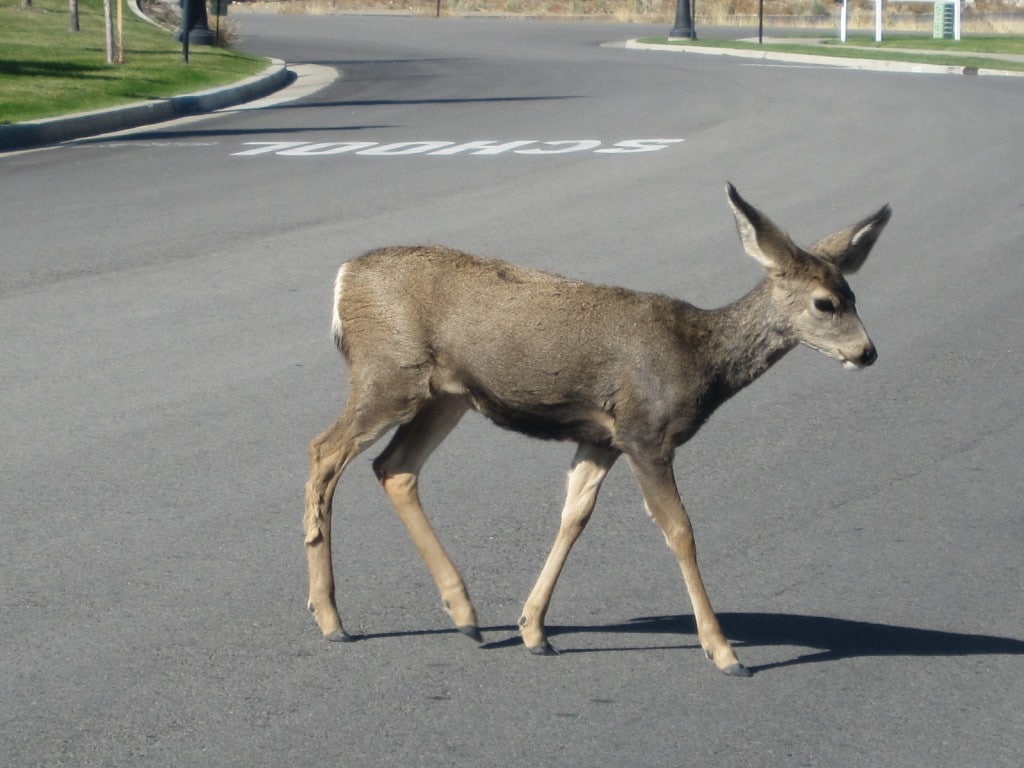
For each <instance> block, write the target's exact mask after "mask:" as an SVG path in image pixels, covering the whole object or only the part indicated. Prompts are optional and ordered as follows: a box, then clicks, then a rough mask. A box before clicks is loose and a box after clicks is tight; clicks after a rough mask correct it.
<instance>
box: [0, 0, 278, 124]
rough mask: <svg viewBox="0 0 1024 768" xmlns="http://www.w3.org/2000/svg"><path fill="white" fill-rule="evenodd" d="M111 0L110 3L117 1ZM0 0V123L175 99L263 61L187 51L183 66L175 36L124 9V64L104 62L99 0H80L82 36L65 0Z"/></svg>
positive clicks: (240, 75) (211, 50)
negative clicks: (26, 3) (24, 3)
mask: <svg viewBox="0 0 1024 768" xmlns="http://www.w3.org/2000/svg"><path fill="white" fill-rule="evenodd" d="M115 2H116V0H115ZM19 6H20V2H19V0H0V125H2V124H8V123H17V122H22V121H24V120H34V119H38V118H43V117H54V116H57V115H62V114H68V113H72V112H84V111H88V110H93V109H102V108H104V107H112V106H117V105H121V104H128V103H131V102H138V101H145V100H147V99H160V98H167V97H169V96H177V95H180V94H183V93H189V92H192V91H201V90H204V89H207V88H213V87H216V86H218V85H226V84H228V83H232V82H236V81H238V80H241V79H243V78H245V77H248V76H250V75H253V74H256V73H257V72H260V71H262V70H263V69H264V68H265V67H266V66H267V61H266V59H260V58H256V57H254V56H248V55H246V54H242V53H238V52H234V51H229V50H227V49H223V48H210V47H202V46H192V47H191V48H190V56H189V60H190V61H189V64H187V65H186V64H184V63H183V62H182V56H181V43H178V42H176V41H175V40H174V35H173V33H171V32H167V31H164V30H161V29H158V28H157V27H154V26H153V25H152V24H147V23H146V22H144V21H142V20H141V19H139V18H137V17H136V16H135V14H133V13H132V12H131V11H130V10H129V9H128V8H125V9H124V12H123V13H124V16H123V18H124V52H125V63H124V64H120V65H108V64H107V63H106V47H105V43H104V35H103V0H79V19H80V27H81V31H80V32H69V31H68V4H67V0H33V8H31V9H29V10H22V9H21V8H20V7H19Z"/></svg>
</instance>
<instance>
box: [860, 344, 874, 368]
mask: <svg viewBox="0 0 1024 768" xmlns="http://www.w3.org/2000/svg"><path fill="white" fill-rule="evenodd" d="M877 359H878V350H877V349H875V345H874V344H869V345H868V346H867V347H866V348H865V349H864V353H863V354H862V355H861V356H860V361H859V362H860V364H861V365H863V366H868V365H871V364H872V363H873V362H875V360H877Z"/></svg>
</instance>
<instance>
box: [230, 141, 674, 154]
mask: <svg viewBox="0 0 1024 768" xmlns="http://www.w3.org/2000/svg"><path fill="white" fill-rule="evenodd" d="M682 141H683V139H624V140H622V141H617V142H615V143H614V144H611V145H610V146H604V144H603V143H602V142H601V141H599V140H598V139H558V140H554V141H537V140H536V139H520V140H513V141H503V142H499V141H491V140H476V141H466V142H462V143H461V144H459V143H456V142H454V141H396V142H392V143H390V144H381V143H379V142H376V141H320V142H310V141H247V142H245V144H244V145H243V146H245V147H249V149H243V150H241V151H240V152H232V153H231V154H232V156H233V157H253V156H255V155H276V156H278V157H328V156H334V155H362V156H364V157H405V156H409V155H428V156H435V157H436V156H442V157H451V156H452V155H460V154H465V155H486V156H494V155H501V154H516V155H533V156H536V155H564V154H567V153H570V152H591V153H594V154H605V155H628V154H638V153H644V152H657V151H659V150H662V149H666V148H668V147H669V146H671V145H673V144H679V143H681V142H682Z"/></svg>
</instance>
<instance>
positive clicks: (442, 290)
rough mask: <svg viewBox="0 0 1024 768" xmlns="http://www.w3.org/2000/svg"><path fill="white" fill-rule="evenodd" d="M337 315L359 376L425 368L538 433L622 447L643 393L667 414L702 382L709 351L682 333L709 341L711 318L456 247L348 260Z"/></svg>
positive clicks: (428, 378)
mask: <svg viewBox="0 0 1024 768" xmlns="http://www.w3.org/2000/svg"><path fill="white" fill-rule="evenodd" d="M336 311H337V312H338V314H339V316H340V318H339V319H340V325H341V329H342V338H343V339H344V341H343V342H342V349H343V352H344V353H345V355H346V357H347V358H348V360H349V363H350V366H351V367H352V369H353V373H354V374H356V373H359V371H360V370H361V369H363V368H365V369H366V370H367V372H368V375H370V376H374V377H376V378H378V380H380V379H382V377H383V379H384V380H382V381H381V382H380V383H381V385H382V386H388V384H387V381H386V377H387V375H388V374H387V371H405V372H409V371H418V372H420V373H421V376H420V379H419V381H420V382H421V385H422V386H425V387H428V388H429V389H430V390H431V391H434V392H437V391H443V392H448V393H451V394H467V395H469V396H470V397H471V398H472V402H473V406H474V407H475V408H477V409H478V410H480V411H481V412H482V413H484V414H485V415H487V416H488V417H490V418H491V419H493V420H494V421H495V422H497V423H498V424H499V425H502V426H505V427H508V428H510V429H514V430H516V431H520V432H524V433H526V434H530V435H533V436H536V437H542V438H553V439H572V440H576V441H586V442H592V443H597V444H605V445H608V444H613V443H616V442H617V438H616V433H617V432H618V431H619V428H620V427H621V426H622V425H621V424H620V423H619V422H621V420H622V419H621V417H622V416H624V414H621V413H618V409H619V405H620V403H622V402H627V401H629V402H631V403H635V402H636V401H637V398H636V394H637V390H642V391H646V390H652V391H654V390H656V391H657V397H656V398H655V401H653V402H651V406H650V407H651V409H653V410H657V408H658V407H659V403H663V405H664V408H665V409H666V411H667V410H668V409H670V408H676V409H677V410H678V407H677V404H678V401H679V400H681V399H682V400H686V399H690V400H694V401H695V400H697V399H699V393H694V392H691V391H689V390H690V389H693V388H694V387H698V388H699V387H702V386H704V385H705V378H706V377H705V375H704V372H703V371H701V370H700V368H701V367H702V365H703V363H702V362H701V360H700V359H699V358H698V357H695V356H694V354H693V352H692V350H694V349H696V348H698V347H699V345H698V344H694V343H692V342H693V341H694V340H693V339H691V340H687V339H685V338H681V336H683V337H685V336H688V335H689V336H701V335H703V334H705V333H706V330H705V329H704V327H703V325H702V318H703V315H704V313H703V312H702V311H700V310H697V309H695V308H693V307H690V306H689V305H687V304H685V303H683V302H679V301H675V300H673V299H669V298H667V297H664V296H658V295H655V294H646V293H639V292H635V291H630V290H627V289H623V288H614V287H608V286H600V285H594V284H590V283H585V282H580V281H576V280H570V279H567V278H564V277H561V276H558V275H554V274H550V273H547V272H542V271H539V270H533V269H528V268H525V267H521V266H518V265H514V264H510V263H507V262H502V261H497V260H492V259H484V258H480V257H477V256H473V255H470V254H467V253H463V252H460V251H455V250H450V249H446V248H441V247H436V246H432V247H422V248H406V247H401V248H398V247H396V248H383V249H379V250H376V251H371V252H370V253H368V254H366V255H364V256H362V257H360V258H358V259H355V260H353V261H350V262H348V263H347V264H346V265H345V266H344V267H343V280H342V288H341V290H340V292H339V301H338V307H336ZM406 378H407V377H406ZM643 402H645V403H646V402H648V400H644V401H643ZM631 407H634V408H635V405H634V406H631ZM637 417H638V415H633V416H631V418H637ZM644 418H653V419H657V418H658V416H657V415H655V414H646V415H644Z"/></svg>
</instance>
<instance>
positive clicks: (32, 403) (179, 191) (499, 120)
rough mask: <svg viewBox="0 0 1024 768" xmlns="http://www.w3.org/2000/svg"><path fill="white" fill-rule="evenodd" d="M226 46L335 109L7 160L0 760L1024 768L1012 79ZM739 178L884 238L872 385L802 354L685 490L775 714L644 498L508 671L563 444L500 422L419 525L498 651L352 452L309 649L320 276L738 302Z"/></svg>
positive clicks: (325, 384) (713, 437) (1022, 157)
mask: <svg viewBox="0 0 1024 768" xmlns="http://www.w3.org/2000/svg"><path fill="white" fill-rule="evenodd" d="M242 25H243V33H244V39H245V43H244V44H245V45H246V47H248V48H249V49H250V50H253V51H257V52H261V53H265V54H268V55H274V56H278V57H281V58H284V59H286V60H288V61H290V62H293V63H309V64H316V65H319V66H321V67H331V68H336V69H337V70H339V71H340V72H341V74H342V76H341V77H340V78H339V79H337V80H335V81H334V82H333V83H332V84H330V85H328V86H327V87H325V88H324V89H322V90H320V91H319V92H317V93H316V94H315V95H313V96H308V97H306V98H304V99H302V100H298V101H292V102H285V103H280V104H278V105H277V106H273V107H268V108H265V109H258V110H244V111H234V112H229V113H226V114H222V115H219V116H216V117H213V118H209V119H205V120H199V121H186V122H182V123H177V124H175V125H173V126H158V127H154V128H150V129H147V130H144V131H138V132H135V133H132V134H129V135H125V136H119V137H106V138H99V139H95V140H91V141H84V142H79V143H74V144H65V145H61V146H59V147H55V148H49V149H46V150H43V151H33V152H28V153H21V154H14V155H7V156H2V157H0V222H2V231H3V243H4V245H3V256H2V262H0V329H2V339H3V341H2V355H0V375H2V379H0V392H2V398H3V400H2V404H3V411H2V412H3V420H2V423H3V429H2V433H0V434H2V436H3V439H2V441H0V484H2V485H0V487H2V497H0V499H2V500H0V522H2V526H3V532H4V535H3V537H2V539H0V604H2V614H0V616H2V618H0V660H2V662H0V663H2V667H0V692H2V695H0V763H3V764H4V765H10V766H25V767H27V766H61V765H67V766H76V768H80V767H81V766H88V765H97V766H133V767H135V766H175V767H176V768H180V766H203V767H204V768H207V767H210V766H237V765H254V766H267V767H271V766H295V765H300V764H301V765H332V766H357V765H358V766H403V768H404V767H407V766H431V765H454V766H584V765H585V766H597V767H603V766H609V767H611V766H616V767H617V766H652V767H653V766H680V765H682V766H743V767H744V768H751V767H753V766H829V767H834V766H929V767H934V766H970V765H984V766H989V767H999V766H1006V767H1009V766H1018V765H1019V764H1020V758H1021V754H1022V753H1024V716H1022V714H1021V706H1020V702H1021V701H1022V700H1024V664H1022V656H1024V600H1022V577H1021V559H1022V541H1024V536H1022V533H1024V524H1022V515H1021V498H1022V493H1024V479H1022V473H1021V471H1020V463H1021V455H1022V453H1024V421H1022V416H1024V388H1022V386H1021V380H1022V375H1024V362H1022V360H1024V355H1022V352H1024V349H1022V342H1021V339H1022V338H1024V314H1022V313H1021V312H1020V311H1019V306H1020V298H1019V296H1020V292H1021V290H1022V286H1024V280H1022V270H1024V267H1022V262H1021V246H1022V243H1024V191H1022V190H1024V184H1022V178H1021V174H1022V171H1021V169H1022V168H1024V147H1022V145H1021V141H1020V137H1021V136H1022V135H1024V99H1021V98H1020V85H1019V83H1018V82H1017V81H1016V80H1001V79H999V78H964V77H942V76H913V75H883V74H876V73H865V72H852V71H841V70H835V69H833V68H828V69H822V68H814V67H796V66H765V65H751V64H749V63H744V62H742V61H739V60H731V59H725V58H719V57H714V58H705V57H698V56H692V55H686V54H658V53H647V52H638V51H625V50H621V49H614V48H611V49H610V48H600V47H598V43H601V42H604V41H610V40H622V39H625V38H627V37H635V36H638V35H641V34H646V33H649V32H651V31H662V32H663V31H664V30H648V29H644V28H640V27H636V26H613V25H594V24H588V23H572V24H563V23H539V22H517V21H502V20H459V19H441V20H434V19H408V18H387V17H378V18H357V17H339V18H300V17H248V16H247V17H244V18H243V19H242ZM317 71H320V72H323V70H317ZM652 139H659V140H662V143H660V144H657V143H650V142H648V143H646V144H645V143H638V142H639V140H652ZM679 140H681V141H679ZM428 142H430V143H428ZM472 142H492V143H491V144H486V145H485V144H473V145H472V146H467V145H469V144H471V143H472ZM513 142H523V143H522V144H518V143H515V144H513ZM526 142H530V143H526ZM655 147H657V148H655ZM637 148H645V149H648V150H651V151H646V152H635V151H618V152H614V151H613V152H608V151H604V150H608V149H619V150H623V149H634V150H635V149H637ZM487 150H490V151H487ZM726 180H731V181H733V182H734V183H735V184H736V185H737V186H738V188H739V189H740V191H741V192H742V193H744V195H745V196H747V197H748V199H750V200H751V201H752V202H754V203H755V204H757V205H759V206H761V207H762V208H763V209H765V210H766V211H767V212H768V213H769V215H771V216H773V217H774V218H775V219H776V220H777V221H778V222H779V223H780V224H781V225H782V226H783V227H784V228H786V229H788V230H789V231H790V233H791V234H792V235H793V236H794V237H795V238H796V239H798V240H800V241H803V242H810V241H813V240H815V239H817V238H818V237H820V236H822V235H824V234H827V233H828V232H831V231H833V230H836V229H839V228H841V227H843V226H845V225H847V224H849V223H852V222H853V221H854V220H856V219H858V218H860V217H861V216H863V215H866V214H867V213H869V212H871V211H873V210H875V209H876V208H877V207H878V206H879V205H881V204H882V203H885V202H889V203H891V204H892V206H893V209H894V216H893V220H892V222H891V224H890V225H889V228H888V229H887V231H886V232H885V233H884V235H883V237H882V239H881V241H880V243H879V245H878V246H877V248H876V250H875V252H874V254H873V255H872V257H871V259H870V260H869V261H868V262H867V265H866V266H865V268H864V269H863V270H862V272H861V273H859V274H858V275H856V276H855V277H854V278H853V279H852V284H853V287H854V289H855V290H856V291H857V294H858V299H859V308H860V313H861V316H862V318H863V319H864V321H865V323H866V325H867V327H868V329H869V331H870V333H871V335H872V338H873V339H874V341H875V343H876V344H877V346H878V348H879V353H880V359H879V362H878V363H877V364H876V365H875V366H874V367H872V368H871V369H869V370H866V371H863V372H860V373H856V374H854V373H849V372H846V371H844V370H842V369H841V368H840V366H838V365H837V364H836V363H835V362H834V361H830V360H827V359H826V358H824V357H822V356H821V355H818V354H817V353H814V352H812V351H811V350H807V349H801V350H797V351H795V352H793V353H792V354H791V355H790V356H789V357H787V358H786V359H785V360H784V361H782V362H781V363H780V364H779V365H778V366H777V367H776V368H775V369H773V370H772V371H770V372H769V373H768V374H767V375H766V376H765V377H764V379H762V380H761V381H759V382H757V383H756V384H755V385H754V386H753V387H751V388H750V389H749V390H747V391H745V392H743V393H742V394H741V395H739V396H738V397H737V398H736V399H735V400H734V401H733V402H731V403H729V404H728V405H726V406H725V407H724V408H723V409H722V410H721V411H720V412H719V413H717V414H716V415H715V417H714V418H713V419H712V420H711V422H710V423H709V424H708V425H707V426H706V427H705V429H704V431H703V432H701V434H700V435H699V436H698V437H697V438H696V439H694V440H693V441H692V442H691V443H689V444H688V445H687V446H686V447H685V448H684V449H683V450H682V451H681V452H680V455H679V457H678V459H677V474H678V477H679V482H680V486H681V489H682V493H683V498H684V501H685V502H686V503H687V505H688V507H689V509H690V512H691V515H692V517H693V519H694V523H695V527H696V533H697V541H698V547H699V551H700V554H701V560H702V565H703V570H704V575H705V579H706V581H707V583H708V588H709V591H710V593H711V596H712V599H713V600H714V602H715V604H716V608H717V609H718V611H719V614H720V617H721V619H722V622H723V625H724V627H725V630H726V632H727V634H728V635H729V636H730V637H731V638H732V639H733V641H734V643H735V646H736V648H737V651H738V653H739V655H740V658H741V660H742V661H743V662H744V663H745V664H746V665H747V666H749V667H750V668H751V670H752V671H753V672H754V676H753V677H752V678H751V679H749V680H736V679H730V678H727V677H725V676H723V675H720V674H718V673H716V671H715V670H714V668H713V666H712V665H711V664H709V663H708V662H706V661H705V660H704V659H703V656H702V654H701V652H700V650H699V647H698V645H697V641H696V636H695V633H694V628H693V623H692V620H691V618H690V614H689V605H688V603H687V600H686V596H685V592H684V590H683V586H682V582H681V579H680V578H679V572H678V569H677V567H676V565H675V562H674V559H673V558H672V556H671V554H670V553H669V551H668V550H667V549H666V548H665V546H664V544H663V542H662V538H661V536H660V534H659V533H658V532H657V530H656V529H655V528H654V526H652V525H651V524H650V523H649V521H648V520H647V519H646V516H645V515H644V512H643V507H642V504H641V502H640V498H639V494H638V492H637V490H636V488H635V484H634V482H633V480H632V478H631V477H630V476H629V473H628V471H626V469H625V466H624V465H622V466H618V467H616V469H615V470H613V472H612V474H611V475H610V477H609V479H608V481H607V483H606V485H605V489H604V491H603V494H602V497H601V500H600V501H599V503H598V509H597V512H596V513H595V518H594V520H593V522H592V524H591V525H590V527H589V528H588V530H587V532H586V535H585V536H584V537H583V538H582V539H581V541H580V542H579V544H578V545H577V548H576V550H575V551H574V553H573V556H572V557H571V558H570V560H569V564H568V567H567V569H566V571H565V573H564V575H563V577H562V580H561V582H560V584H559V589H558V591H556V593H555V599H554V602H553V604H552V608H551V612H550V613H549V616H548V623H549V626H550V629H551V634H552V640H553V643H554V644H555V645H556V646H557V647H558V648H560V649H561V650H562V651H563V653H562V655H561V656H559V657H557V658H536V657H533V656H531V655H530V654H528V653H526V651H525V650H524V649H523V648H522V646H521V645H520V644H519V642H518V640H517V635H516V632H515V626H514V625H515V621H516V619H517V618H518V615H519V613H518V611H519V608H520V605H521V602H522V600H523V599H524V598H525V596H526V594H527V592H528V591H529V588H530V586H531V584H532V582H533V580H534V579H535V577H536V575H537V573H538V571H539V568H540V565H541V563H542V561H543V557H544V555H545V553H546V550H547V548H548V547H549V545H550V543H551V541H552V540H553V537H554V534H555V530H556V527H557V516H558V510H559V509H560V506H561V495H562V491H563V477H564V472H565V470H566V469H567V466H568V462H569V459H570V457H571V454H572V449H571V447H570V446H567V445H562V444H555V443H541V442H536V441H530V440H528V439H526V438H522V437H519V436H516V435H512V434H509V433H505V432H502V431H499V430H497V429H496V428H494V427H492V426H491V425H489V424H488V423H487V422H485V421H484V420H483V419H482V418H479V417H468V418H467V419H465V420H464V422H463V424H462V425H461V426H460V428H459V429H458V430H457V431H456V433H455V434H453V436H452V437H451V438H450V439H449V440H448V442H446V443H445V445H444V446H443V447H442V448H441V449H440V450H439V452H438V453H437V454H436V455H435V457H434V458H433V459H432V461H431V464H429V465H428V468H427V471H426V472H425V474H424V477H423V481H422V491H423V496H424V498H425V502H426V504H427V507H428V512H429V513H430V514H431V518H432V520H433V522H434V524H435V526H436V528H437V529H438V531H439V535H440V536H441V538H442V540H443V541H444V542H445V544H446V545H447V547H448V549H449V551H450V552H451V554H452V556H453V558H454V560H455V561H456V563H457V564H458V565H459V566H460V568H461V569H462V571H463V573H464V575H465V577H466V579H467V582H468V584H469V587H470V590H471V592H472V594H473V596H474V600H475V602H476V605H477V608H478V610H479V613H480V617H481V621H482V623H483V629H484V634H485V637H486V639H487V640H488V641H489V642H488V645H486V646H485V647H483V648H477V647H475V646H474V644H473V643H472V642H470V641H469V640H467V639H466V638H464V637H463V636H461V635H459V634H457V633H456V632H455V631H454V630H453V629H452V628H451V627H450V626H449V624H448V622H447V618H446V617H445V615H444V614H443V612H442V611H441V609H440V607H439V605H438V604H437V602H438V601H437V598H436V593H435V590H434V587H433V584H432V582H431V580H430V578H429V575H428V574H427V573H426V570H425V569H424V568H423V566H422V565H421V563H420V562H419V560H418V558H417V557H416V555H415V553H414V551H413V549H412V547H411V545H410V544H409V542H408V540H407V538H406V536H405V534H404V532H403V531H402V530H401V528H400V525H399V523H398V522H397V521H396V520H395V518H394V515H393V514H392V513H391V512H390V510H389V508H388V507H387V504H386V501H385V499H384V497H383V494H381V493H380V491H379V489H377V488H376V486H375V481H374V480H373V476H372V473H371V471H370V467H369V456H367V458H366V459H365V460H364V459H360V460H358V461H357V462H356V463H355V464H354V465H353V466H352V467H351V469H350V471H349V472H348V473H347V474H346V475H345V477H344V478H343V480H342V484H341V488H340V491H339V494H338V499H337V503H336V513H335V514H336V534H335V536H336V541H335V556H336V564H337V571H338V576H339V603H340V606H341V610H342V615H343V617H344V618H345V620H346V625H347V626H348V627H349V629H350V630H352V631H354V632H359V633H361V634H363V635H364V639H363V640H362V641H361V642H358V643H354V644H350V645H335V644H328V643H326V642H324V641H323V640H322V639H321V638H320V636H319V633H318V632H316V630H315V629H314V628H313V626H312V624H311V622H310V619H309V617H308V614H307V612H306V608H305V605H304V601H305V583H304V581H305V562H304V555H303V550H302V543H301V532H300V518H301V513H302V487H303V483H304V480H305V445H306V443H307V441H308V440H309V439H310V437H312V436H313V435H314V434H315V433H316V432H318V431H319V430H320V429H322V428H323V427H325V426H326V425H327V424H328V423H329V422H330V420H331V419H332V418H334V416H335V415H336V414H337V412H338V410H339V409H340V406H341V402H342V396H343V390H344V385H343V384H339V382H341V381H342V370H341V366H340V361H339V359H338V356H337V354H336V353H335V352H334V350H333V348H332V344H331V342H330V338H329V309H330V291H331V280H332V278H333V274H334V272H335V270H336V268H337V266H338V264H339V263H341V262H342V261H344V260H346V259H348V258H350V257H352V256H355V255H358V254H359V253H360V252H362V251H364V250H366V249H368V248H370V247H373V246H377V245H382V244H387V243H417V242H443V243H446V244H449V245H453V246H457V247H461V248H465V249H469V250H474V251H477V252H481V253H486V254H490V255H494V256H500V257H505V258H508V259H512V260H515V261H518V262H521V263H525V264H528V265H532V266H538V267H544V268H547V269H553V270H556V271H560V272H563V273H567V274H570V275H573V276H576V277H581V278H585V279H590V280H596V281H601V282H608V283H616V284H621V285H626V286H629V287H632V288H637V289H645V290H646V289H653V290H658V291H662V292H666V293H671V294H673V295H677V296H682V297H685V298H687V299H689V300H691V301H693V302H694V303H697V304H700V305H702V306H712V305H718V304H722V303H725V302H727V301H730V300H732V299H735V298H737V297H739V296H740V295H741V294H742V293H744V292H745V291H746V290H747V289H749V288H750V287H751V286H753V285H754V283H755V281H756V280H757V279H758V277H759V267H758V266H757V265H756V264H755V263H754V262H753V261H751V260H750V259H749V258H747V257H746V256H745V255H744V254H743V252H742V250H741V248H740V246H739V244H738V242H737V239H736V235H735V231H734V226H733V223H732V219H731V215H730V213H729V210H728V208H727V206H726V201H725V195H724V192H723V184H724V182H725V181H726Z"/></svg>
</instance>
